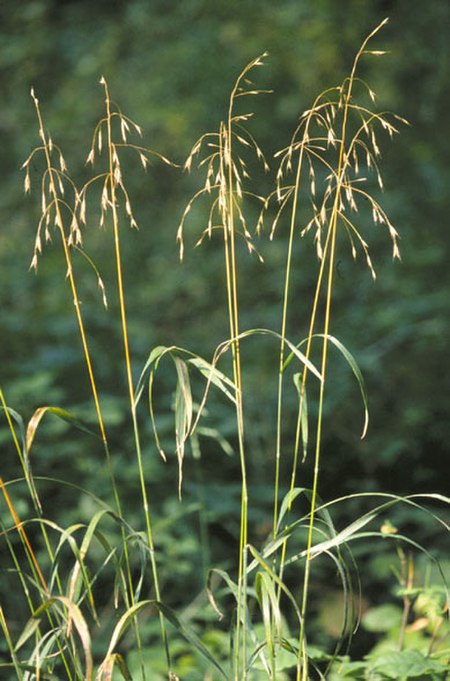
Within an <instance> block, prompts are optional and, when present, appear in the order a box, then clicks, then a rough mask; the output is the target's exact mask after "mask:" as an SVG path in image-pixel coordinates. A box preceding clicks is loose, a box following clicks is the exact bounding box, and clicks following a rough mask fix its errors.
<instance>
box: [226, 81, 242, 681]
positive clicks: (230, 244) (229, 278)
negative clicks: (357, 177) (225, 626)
mask: <svg viewBox="0 0 450 681" xmlns="http://www.w3.org/2000/svg"><path fill="white" fill-rule="evenodd" d="M238 85H239V80H238V81H237V82H236V84H235V87H234V89H233V92H232V94H231V97H230V105H229V112H228V122H227V126H226V127H225V125H224V124H222V125H221V131H220V132H221V134H220V137H219V145H220V162H221V165H222V168H221V177H222V178H223V180H225V178H226V181H225V182H223V183H222V186H221V188H220V191H221V192H222V197H221V205H222V220H223V243H224V254H225V272H226V288H227V302H228V316H229V325H230V338H231V341H232V342H231V352H232V360H233V379H234V383H235V386H236V392H235V397H236V419H237V432H238V448H239V462H240V467H241V514H240V532H239V568H238V585H239V592H238V603H237V622H236V641H237V645H236V649H235V654H236V662H235V664H236V667H235V669H236V674H237V675H239V674H242V677H241V678H242V679H245V678H246V675H247V673H246V659H245V658H246V602H247V580H246V571H245V551H246V546H247V541H248V488H247V464H246V460H245V440H244V437H245V434H244V410H243V396H242V374H241V357H240V344H239V303H238V280H237V267H236V237H235V226H234V179H233V165H232V159H233V155H232V116H233V103H234V96H235V93H236V90H237V87H238ZM241 618H242V621H241ZM241 631H242V643H241ZM241 654H242V658H241ZM241 664H242V671H241ZM236 678H238V677H236Z"/></svg>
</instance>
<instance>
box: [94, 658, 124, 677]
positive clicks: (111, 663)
mask: <svg viewBox="0 0 450 681" xmlns="http://www.w3.org/2000/svg"><path fill="white" fill-rule="evenodd" d="M116 665H117V667H118V669H119V671H120V673H121V674H122V678H123V679H125V681H133V677H132V676H131V674H130V672H129V670H128V667H127V665H126V662H125V659H124V657H123V655H120V654H119V653H111V655H108V656H107V657H106V658H105V659H104V660H103V662H102V664H101V665H100V667H99V669H98V671H97V675H96V677H95V678H96V681H112V678H113V672H114V667H115V666H116Z"/></svg>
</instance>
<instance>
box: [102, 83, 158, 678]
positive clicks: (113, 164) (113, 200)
mask: <svg viewBox="0 0 450 681" xmlns="http://www.w3.org/2000/svg"><path fill="white" fill-rule="evenodd" d="M101 84H102V85H103V88H104V92H105V105H106V129H107V138H108V141H107V143H108V155H109V173H108V184H109V192H110V207H111V212H112V223H113V235H114V249H115V260H116V274H117V287H118V295H119V308H120V318H121V324H122V340H123V350H124V357H125V368H126V375H127V384H128V394H129V400H130V410H131V416H132V421H133V436H134V443H135V450H136V458H137V465H138V471H139V481H140V487H141V495H142V503H143V507H144V516H145V524H146V534H147V541H148V546H149V552H150V564H151V568H152V576H153V584H154V589H155V596H156V600H158V601H160V600H161V590H160V586H159V576H158V567H157V564H156V555H155V544H154V539H153V529H152V521H151V515H150V507H149V502H148V495H147V489H146V480H145V473H144V465H143V459H142V448H141V442H140V435H139V425H138V419H137V411H136V400H135V388H134V381H133V373H132V365H131V357H130V348H129V339H128V325H127V313H126V304H125V292H124V285H123V273H122V258H121V249H120V230H119V216H118V211H117V206H118V202H117V196H116V183H117V175H116V173H117V171H118V172H120V170H119V169H118V165H117V161H116V157H115V155H116V153H117V152H116V150H115V145H114V142H113V137H112V111H111V100H110V96H109V91H108V86H107V83H106V81H105V79H104V78H102V79H101ZM159 619H160V626H161V635H162V640H163V644H164V650H165V655H166V661H167V666H168V669H169V673H170V668H171V659H170V651H169V641H168V636H167V630H166V626H165V622H164V616H163V614H162V613H161V612H160V613H159ZM135 629H136V635H137V637H138V645H139V647H140V643H139V636H140V634H139V628H138V627H137V626H136V628H135ZM142 671H143V677H144V678H145V670H144V669H142Z"/></svg>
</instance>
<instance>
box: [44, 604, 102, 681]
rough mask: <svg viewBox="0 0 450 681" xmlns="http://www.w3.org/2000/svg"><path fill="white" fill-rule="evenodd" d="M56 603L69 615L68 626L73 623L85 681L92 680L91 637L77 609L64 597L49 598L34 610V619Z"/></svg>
mask: <svg viewBox="0 0 450 681" xmlns="http://www.w3.org/2000/svg"><path fill="white" fill-rule="evenodd" d="M56 602H59V603H61V604H62V605H63V606H64V607H65V608H66V610H67V613H68V615H69V617H68V624H70V623H71V622H73V623H74V625H75V629H76V630H77V632H78V635H79V637H80V640H81V644H82V646H83V650H84V657H85V661H86V670H85V679H86V680H90V679H91V678H92V670H93V662H92V653H91V636H90V634H89V628H88V626H87V623H86V620H85V619H84V617H83V615H82V613H81V610H80V609H79V607H78V606H77V605H76V604H75V603H73V602H72V601H71V600H70V599H69V598H66V597H65V596H52V598H49V599H48V600H47V601H46V602H45V603H43V604H42V605H41V606H40V607H39V608H38V609H37V610H36V612H35V614H34V617H39V616H40V615H41V613H43V612H45V611H46V610H50V609H51V608H52V607H53V605H54V604H55V603H56Z"/></svg>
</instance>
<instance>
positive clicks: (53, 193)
mask: <svg viewBox="0 0 450 681" xmlns="http://www.w3.org/2000/svg"><path fill="white" fill-rule="evenodd" d="M31 96H32V99H33V103H34V106H35V110H36V115H37V118H38V126H39V136H40V138H41V140H42V147H41V148H39V149H38V150H42V151H43V152H44V156H45V162H46V172H45V174H44V179H43V182H42V195H43V205H45V177H48V182H49V195H50V197H51V203H50V205H49V206H46V208H45V210H44V213H45V214H43V216H42V218H41V220H42V221H44V222H45V225H46V235H45V237H46V240H48V239H49V238H50V235H49V233H48V224H49V217H50V213H49V212H48V211H50V208H51V207H52V206H53V208H54V211H55V220H54V223H55V227H56V228H57V229H58V230H59V233H60V237H61V244H62V248H63V253H64V259H65V263H66V268H67V278H68V279H69V284H70V289H71V292H72V298H73V304H74V308H75V314H76V319H77V324H78V330H79V334H80V338H81V343H82V347H83V353H84V358H85V362H86V367H87V371H88V376H89V382H90V386H91V391H92V395H93V400H94V405H95V411H96V415H97V421H98V426H99V430H100V435H101V439H102V443H103V448H104V451H105V457H106V462H107V468H108V473H109V478H110V481H111V486H112V491H113V496H114V500H115V504H116V508H117V512H118V514H119V516H120V517H122V509H121V502H120V497H119V493H118V489H117V484H116V480H115V476H114V469H113V464H112V460H111V453H110V449H109V443H108V439H107V435H106V429H105V423H104V419H103V414H102V409H101V405H100V400H99V394H98V389H97V383H96V379H95V374H94V368H93V363H92V359H91V354H90V350H89V345H88V340H87V334H86V331H85V325H84V320H83V315H82V312H81V307H80V300H79V297H78V289H77V284H76V280H75V275H74V268H73V263H72V257H71V253H70V245H69V244H70V243H72V244H75V245H76V244H77V243H80V242H81V233H80V232H79V227H78V224H77V222H76V215H75V212H74V210H73V209H72V208H70V206H69V205H68V204H67V202H66V201H65V200H63V199H62V197H60V192H62V191H63V183H62V179H61V178H63V179H68V180H69V181H70V184H71V185H72V186H73V190H74V194H75V204H77V201H78V200H79V194H78V192H77V190H76V188H75V186H74V185H73V183H72V182H71V180H70V178H68V176H67V174H66V170H67V169H66V164H65V161H64V158H63V156H62V153H61V151H59V150H58V151H59V159H60V171H57V170H56V169H55V168H54V166H53V165H52V161H51V152H52V150H53V142H52V141H51V138H50V137H47V135H46V133H45V129H44V123H43V119H42V114H41V110H40V106H39V100H38V99H37V97H36V95H35V93H34V90H32V91H31ZM36 151H37V150H35V151H34V152H33V153H32V154H31V155H30V156H29V158H28V159H27V161H26V162H25V164H24V167H26V169H27V178H28V177H29V175H28V173H29V162H30V160H31V158H32V157H33V156H34V153H35V152H36ZM25 187H26V189H27V190H28V189H29V184H28V183H27V179H26V181H25ZM58 190H59V191H58ZM61 203H62V204H63V205H64V206H65V207H66V208H68V209H69V211H70V213H71V215H72V224H71V230H69V231H70V232H71V233H70V236H69V237H68V236H67V235H66V231H65V229H64V220H63V214H62V210H61ZM40 251H41V240H40V233H39V231H38V236H37V240H36V245H35V253H34V256H33V260H32V264H31V267H33V268H35V269H36V268H37V258H38V253H40ZM44 533H45V528H44ZM121 534H122V546H123V551H124V558H125V565H126V574H127V581H128V589H129V597H128V595H127V593H126V591H124V593H123V596H124V599H125V602H126V603H127V605H130V603H131V604H132V603H133V598H134V595H133V594H134V590H133V584H132V578H131V568H130V561H129V553H128V544H127V541H126V535H125V530H124V529H123V528H121ZM46 544H47V545H48V547H49V544H48V540H47V539H46ZM50 557H51V558H52V554H51V553H50ZM58 579H59V578H58Z"/></svg>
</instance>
